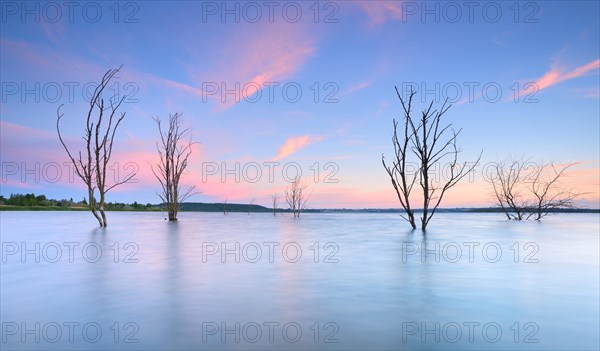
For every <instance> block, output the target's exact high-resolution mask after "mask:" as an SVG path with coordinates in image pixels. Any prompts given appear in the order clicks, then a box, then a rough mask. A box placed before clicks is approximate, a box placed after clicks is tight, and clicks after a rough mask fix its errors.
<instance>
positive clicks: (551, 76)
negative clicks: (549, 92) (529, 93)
mask: <svg viewBox="0 0 600 351" xmlns="http://www.w3.org/2000/svg"><path fill="white" fill-rule="evenodd" d="M598 68H600V59H598V60H595V61H592V62H590V63H587V64H585V65H583V66H580V67H577V68H575V69H574V70H572V71H568V72H565V71H564V70H562V69H560V68H559V67H558V65H556V64H554V65H552V67H551V68H550V71H548V72H546V73H545V74H544V75H543V76H542V77H540V78H538V79H536V81H535V84H536V85H537V88H538V89H539V90H543V89H546V88H548V87H551V86H553V85H555V84H558V83H560V82H563V81H566V80H569V79H573V78H577V77H581V76H583V75H586V74H588V73H590V72H592V71H595V70H598Z"/></svg>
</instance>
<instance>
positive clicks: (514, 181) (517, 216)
mask: <svg viewBox="0 0 600 351" xmlns="http://www.w3.org/2000/svg"><path fill="white" fill-rule="evenodd" d="M574 165H575V163H569V164H566V165H562V166H559V165H555V164H554V163H552V162H550V163H544V162H532V161H529V160H525V159H524V158H520V159H515V158H508V159H506V160H504V161H501V162H497V163H495V164H494V165H493V167H491V174H489V175H488V179H489V181H490V183H491V184H492V188H493V191H494V202H495V203H496V205H497V206H499V207H500V208H502V210H503V211H504V214H505V215H506V217H507V218H508V219H510V220H517V221H521V220H527V219H533V220H536V221H539V220H541V219H542V218H543V217H545V216H547V215H548V214H549V213H551V212H552V211H553V210H556V209H565V208H574V207H575V200H576V199H577V197H579V196H581V195H582V194H576V193H574V192H572V191H570V190H567V189H566V188H565V187H564V186H563V185H562V184H561V178H562V177H563V176H564V174H565V172H566V171H567V170H568V169H569V168H571V167H573V166H574Z"/></svg>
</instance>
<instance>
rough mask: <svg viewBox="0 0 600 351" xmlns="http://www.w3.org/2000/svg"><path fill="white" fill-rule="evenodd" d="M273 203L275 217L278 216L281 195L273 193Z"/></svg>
mask: <svg viewBox="0 0 600 351" xmlns="http://www.w3.org/2000/svg"><path fill="white" fill-rule="evenodd" d="M271 201H272V203H273V216H276V215H277V207H279V194H277V193H273V194H272V195H271Z"/></svg>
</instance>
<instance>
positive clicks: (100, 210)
mask: <svg viewBox="0 0 600 351" xmlns="http://www.w3.org/2000/svg"><path fill="white" fill-rule="evenodd" d="M121 67H123V66H121ZM121 67H119V68H117V69H110V70H108V72H106V73H105V74H104V76H103V77H102V80H101V81H100V84H98V86H96V89H94V92H93V93H92V96H91V98H90V102H89V109H88V112H87V117H86V124H85V132H84V135H83V140H84V141H85V150H84V152H83V153H82V152H81V151H78V152H77V153H75V154H73V153H71V151H70V150H69V148H68V147H67V145H66V143H65V141H64V140H63V137H62V135H61V132H60V120H61V119H62V118H63V113H61V111H60V109H61V107H62V106H63V105H60V106H59V107H58V109H57V110H56V115H57V118H56V131H57V133H58V139H59V140H60V143H61V144H62V146H63V147H64V149H65V151H66V152H67V155H68V156H69V159H70V160H71V163H72V164H73V167H74V169H75V174H77V176H78V177H79V178H81V180H83V182H84V183H85V185H86V186H87V190H88V198H89V199H90V201H89V204H88V206H89V208H90V211H91V212H92V214H93V215H94V217H95V218H96V220H98V223H99V224H100V226H101V227H106V226H107V225H108V221H107V220H106V215H105V214H104V209H105V198H106V193H108V191H109V190H111V189H112V188H114V187H116V186H117V185H120V184H124V183H127V182H129V181H130V180H131V179H132V178H133V177H134V176H135V174H136V173H135V172H133V173H131V174H129V175H128V176H126V177H125V178H124V179H122V180H119V179H115V182H114V184H112V185H108V184H107V182H106V174H107V168H109V167H108V164H109V162H110V158H111V156H112V151H113V142H114V140H115V134H116V131H117V128H118V127H119V125H120V124H121V122H122V121H123V119H124V118H125V112H120V113H119V114H118V113H117V110H118V109H119V107H120V106H121V104H122V103H123V101H124V100H125V98H126V97H127V96H125V95H124V96H123V97H121V99H120V100H118V101H113V100H111V99H109V101H108V102H107V103H106V104H105V101H104V97H103V93H104V89H106V87H107V86H108V85H109V83H110V81H111V79H113V77H114V76H115V74H117V73H118V72H119V70H120V69H121ZM103 123H104V124H103ZM96 190H97V191H98V193H99V198H98V200H96V197H95V194H96Z"/></svg>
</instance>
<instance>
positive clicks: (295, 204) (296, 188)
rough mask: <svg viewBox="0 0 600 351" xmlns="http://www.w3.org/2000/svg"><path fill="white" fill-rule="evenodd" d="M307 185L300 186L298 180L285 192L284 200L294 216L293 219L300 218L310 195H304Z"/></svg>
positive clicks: (300, 183)
mask: <svg viewBox="0 0 600 351" xmlns="http://www.w3.org/2000/svg"><path fill="white" fill-rule="evenodd" d="M307 188H308V185H305V184H302V182H301V181H300V178H298V179H296V180H294V181H293V182H292V184H291V185H290V187H289V188H288V189H286V190H285V200H286V201H287V203H288V205H289V206H290V210H292V213H293V214H294V218H299V217H300V212H302V210H304V209H305V208H306V203H307V202H308V199H309V198H310V194H307V193H306V189H307Z"/></svg>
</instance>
